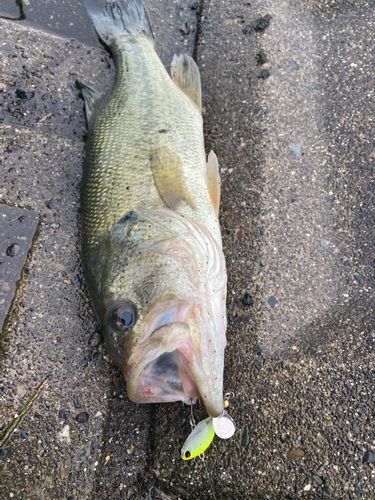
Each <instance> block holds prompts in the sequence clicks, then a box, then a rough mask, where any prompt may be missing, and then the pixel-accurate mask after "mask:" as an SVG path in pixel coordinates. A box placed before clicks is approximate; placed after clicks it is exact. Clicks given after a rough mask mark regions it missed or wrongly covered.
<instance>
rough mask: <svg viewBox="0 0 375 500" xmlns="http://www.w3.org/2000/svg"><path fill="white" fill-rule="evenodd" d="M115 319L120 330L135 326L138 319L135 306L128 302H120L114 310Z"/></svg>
mask: <svg viewBox="0 0 375 500" xmlns="http://www.w3.org/2000/svg"><path fill="white" fill-rule="evenodd" d="M113 319H114V321H115V324H116V326H117V328H118V329H119V330H122V331H126V330H129V329H130V328H133V326H134V325H135V320H136V318H135V311H134V307H133V306H132V305H131V304H129V303H128V302H125V303H123V304H120V305H119V306H117V307H116V309H115V310H114V311H113Z"/></svg>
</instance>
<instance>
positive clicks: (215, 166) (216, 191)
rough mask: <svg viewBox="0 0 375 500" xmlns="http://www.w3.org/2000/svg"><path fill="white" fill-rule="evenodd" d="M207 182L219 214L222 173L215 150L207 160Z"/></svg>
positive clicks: (216, 211)
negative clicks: (220, 172)
mask: <svg viewBox="0 0 375 500" xmlns="http://www.w3.org/2000/svg"><path fill="white" fill-rule="evenodd" d="M207 184H208V190H209V192H210V197H211V201H212V204H213V206H214V209H215V213H216V215H217V216H218V215H219V206H220V184H221V182H220V174H219V163H218V161H217V156H216V155H215V153H214V152H213V151H211V152H210V154H209V155H208V161H207Z"/></svg>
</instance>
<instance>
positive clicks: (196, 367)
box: [126, 322, 223, 417]
mask: <svg viewBox="0 0 375 500" xmlns="http://www.w3.org/2000/svg"><path fill="white" fill-rule="evenodd" d="M126 378H127V387H128V394H129V397H130V399H131V400H133V401H135V402H136V403H163V402H172V401H183V402H185V403H187V404H189V403H191V401H193V402H195V401H196V400H197V399H200V400H201V401H202V402H203V403H204V404H205V406H206V409H207V411H208V413H209V414H210V415H211V416H213V417H215V416H218V415H220V413H221V412H222V410H223V399H222V389H221V388H219V390H218V389H217V387H216V386H215V384H214V385H212V384H211V383H210V377H209V374H207V373H205V370H204V369H203V368H202V363H201V361H200V359H199V356H198V354H197V352H196V349H195V346H194V344H193V342H192V339H191V332H190V327H189V325H188V324H187V323H182V322H181V323H180V322H174V323H169V324H167V325H164V326H161V327H159V328H158V329H156V330H155V331H154V332H153V333H152V334H151V335H150V336H149V337H148V339H147V340H146V341H145V342H144V344H143V345H140V346H139V347H138V348H137V349H136V350H135V351H134V352H133V354H132V356H131V357H130V359H129V370H128V372H127V377H126ZM215 387H216V388H215ZM219 387H220V385H219Z"/></svg>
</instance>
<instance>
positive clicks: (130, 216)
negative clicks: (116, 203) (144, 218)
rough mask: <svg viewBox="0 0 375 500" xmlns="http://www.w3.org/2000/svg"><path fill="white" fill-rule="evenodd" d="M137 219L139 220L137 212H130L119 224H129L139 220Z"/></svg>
mask: <svg viewBox="0 0 375 500" xmlns="http://www.w3.org/2000/svg"><path fill="white" fill-rule="evenodd" d="M137 219H138V215H137V212H136V211H135V210H130V212H128V213H127V214H126V215H124V217H122V218H121V219H120V220H119V221H118V222H119V224H123V223H124V222H128V221H130V220H137Z"/></svg>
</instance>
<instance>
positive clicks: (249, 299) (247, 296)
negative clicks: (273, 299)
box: [242, 292, 254, 307]
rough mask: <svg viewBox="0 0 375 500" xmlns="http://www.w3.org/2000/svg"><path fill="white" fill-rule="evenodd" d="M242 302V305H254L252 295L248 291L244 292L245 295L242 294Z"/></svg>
mask: <svg viewBox="0 0 375 500" xmlns="http://www.w3.org/2000/svg"><path fill="white" fill-rule="evenodd" d="M242 304H243V305H244V306H249V307H251V306H253V305H254V299H253V298H252V296H251V295H250V294H249V293H248V292H245V295H244V296H243V299H242Z"/></svg>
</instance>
